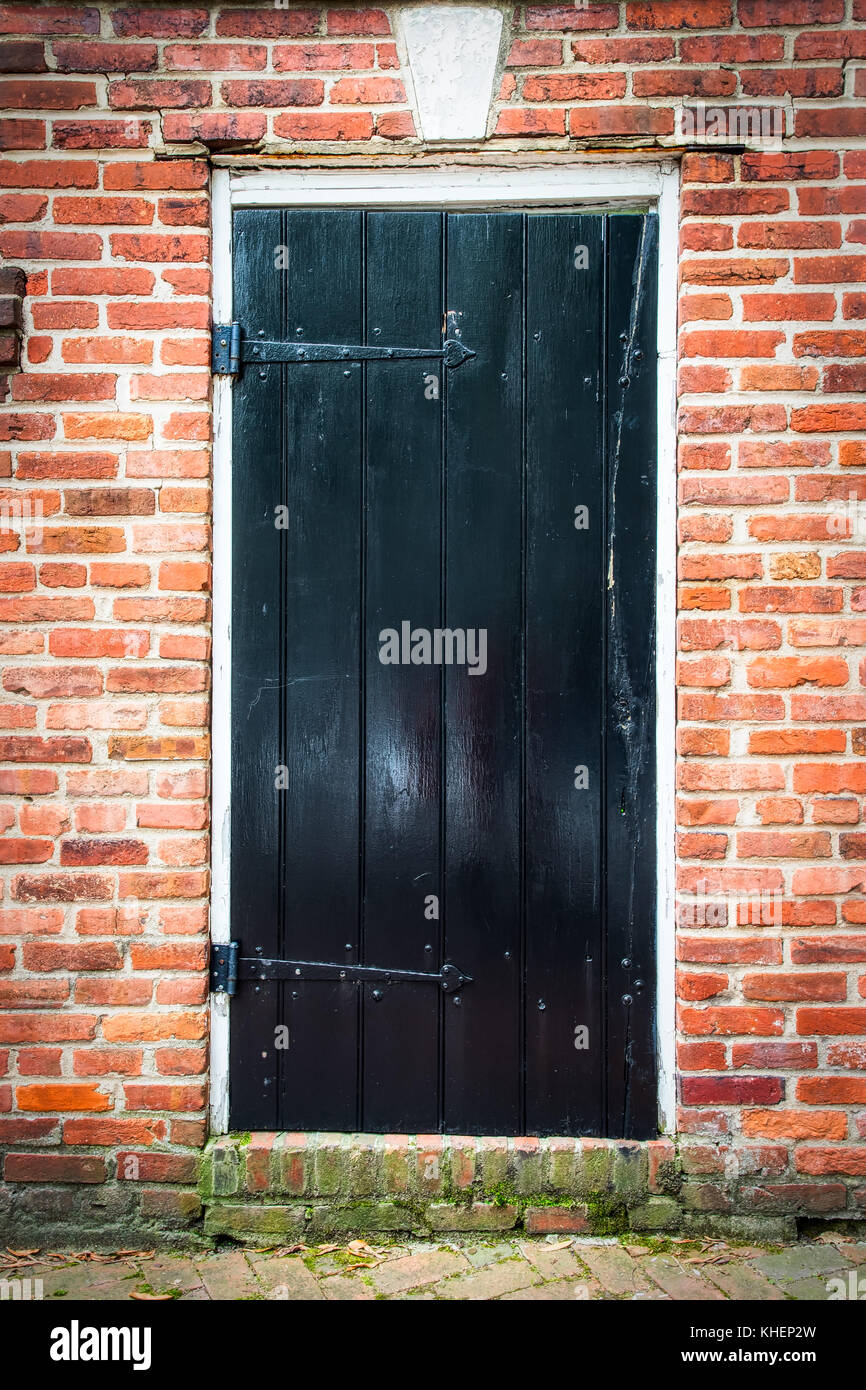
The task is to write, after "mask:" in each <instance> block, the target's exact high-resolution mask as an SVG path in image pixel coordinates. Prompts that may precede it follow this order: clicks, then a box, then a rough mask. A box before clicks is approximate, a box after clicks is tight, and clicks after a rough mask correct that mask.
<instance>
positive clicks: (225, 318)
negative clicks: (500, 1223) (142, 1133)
mask: <svg viewBox="0 0 866 1390" xmlns="http://www.w3.org/2000/svg"><path fill="white" fill-rule="evenodd" d="M230 183H231V175H230V174H229V171H228V170H227V169H217V170H215V171H214V176H213V248H214V249H213V257H214V263H213V316H214V322H215V323H220V322H222V323H228V322H230V321H231V316H232V214H231V191H230ZM213 421H214V445H213V551H214V564H213V691H212V700H213V704H212V712H211V939H212V940H213V941H214V942H215V943H219V942H225V941H230V940H231V914H230V905H231V897H230V888H231V853H230V849H231V841H230V833H231V821H230V811H231V736H232V725H231V704H232V666H231V645H232V633H231V616H232V384H231V381H230V379H229V378H227V377H217V378H216V379H215V381H214V401H213ZM210 1000H211V1005H210V1113H211V1128H212V1129H213V1130H214V1132H215V1133H217V1134H225V1133H227V1131H228V1127H229V1001H228V998H227V996H226V995H225V994H211V996H210Z"/></svg>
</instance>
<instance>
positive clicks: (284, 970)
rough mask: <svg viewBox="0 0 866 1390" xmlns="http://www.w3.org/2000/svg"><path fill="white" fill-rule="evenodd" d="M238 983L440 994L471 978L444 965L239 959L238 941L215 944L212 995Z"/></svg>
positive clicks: (232, 988)
mask: <svg viewBox="0 0 866 1390" xmlns="http://www.w3.org/2000/svg"><path fill="white" fill-rule="evenodd" d="M238 980H256V981H258V982H259V983H260V984H265V983H267V982H269V981H271V980H298V981H301V982H303V981H308V980H334V981H336V982H337V983H338V984H340V983H344V982H345V983H347V984H367V983H374V984H384V985H399V984H437V985H439V986H440V988H441V990H442V992H443V994H453V993H454V991H455V990H458V989H461V988H462V987H463V986H464V985H468V984H471V983H472V976H471V975H467V974H465V973H464V971H462V970H459V969H458V968H457V966H456V965H451V964H449V963H446V964H445V965H443V966H442V969H441V970H437V971H426V970H391V969H389V968H388V967H386V966H382V965H345V964H340V962H338V961H323V960H271V959H268V958H266V957H264V956H242V955H241V954H240V945H239V943H238V942H237V941H230V942H227V943H225V942H224V943H222V944H220V945H215V946H214V947H213V952H212V958H211V983H212V988H213V990H214V992H215V993H223V994H229V995H233V994H236V993H237V983H238Z"/></svg>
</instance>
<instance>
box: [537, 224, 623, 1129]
mask: <svg viewBox="0 0 866 1390" xmlns="http://www.w3.org/2000/svg"><path fill="white" fill-rule="evenodd" d="M603 233H604V221H603V219H601V218H600V217H597V216H574V215H567V214H561V215H551V216H534V217H530V218H529V227H528V257H527V344H528V361H527V377H526V396H527V409H526V432H527V463H526V467H527V550H526V623H527V630H526V790H525V798H526V801H525V817H526V1126H527V1131H528V1132H529V1133H531V1134H551V1133H562V1134H599V1133H600V1132H601V1129H602V1099H603V1097H602V1082H603V1071H604V1052H603V1020H602V1015H601V980H602V958H601V957H602V920H601V905H602V892H601V871H602V860H601V855H602V824H601V806H602V796H603V769H602V739H601V708H602V698H603V688H602V654H603V641H604V639H603V590H604V584H605V574H604V558H603V555H604V552H603V502H602V499H603V476H602V473H603V441H602V423H601V422H602V410H601V400H602V390H603V380H602V371H601V363H602V360H603V359H602V341H601V336H602V331H603V312H602V308H603V285H604V274H603V267H604V244H603ZM582 247H585V248H586V260H587V262H588V263H587V265H586V266H584V265H583V264H582V262H583V259H584V257H583V254H582V252H581V250H580V248H582ZM579 506H583V507H587V508H588V525H587V527H586V528H585V529H578V528H577V527H576V526H575V520H576V519H581V518H578V517H576V514H575V508H576V507H579ZM577 767H581V768H585V769H586V774H587V780H588V785H587V786H586V787H585V788H581V789H578V788H577V787H576V786H575V781H576V778H579V777H580V776H581V774H576V772H575V769H576V768H577ZM577 1028H586V1029H587V1030H588V1046H587V1047H586V1048H583V1047H580V1048H579V1047H576V1046H575V1043H576V1042H581V1041H583V1036H582V1035H580V1034H577V1035H576V1033H575V1030H576V1029H577Z"/></svg>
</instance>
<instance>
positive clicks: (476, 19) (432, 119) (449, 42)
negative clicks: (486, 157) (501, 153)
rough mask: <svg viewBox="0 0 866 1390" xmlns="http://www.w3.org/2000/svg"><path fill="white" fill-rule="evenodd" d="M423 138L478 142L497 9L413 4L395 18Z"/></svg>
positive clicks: (497, 32)
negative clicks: (408, 70) (404, 50)
mask: <svg viewBox="0 0 866 1390" xmlns="http://www.w3.org/2000/svg"><path fill="white" fill-rule="evenodd" d="M400 19H401V24H402V29H403V39H404V42H405V44H406V52H407V55H408V58H409V68H410V70H411V73H412V84H413V86H414V88H415V101H416V103H417V108H418V120H419V123H420V126H421V136H422V138H423V139H424V140H480V139H482V138H483V137H484V136H485V135H486V133H487V113H488V111H489V110H490V99H491V97H492V95H493V79H494V77H495V76H496V63H497V59H498V57H499V40H500V37H501V35H502V11H501V10H498V9H493V8H489V7H487V6H483V7H482V6H480V5H418V6H413V7H412V8H411V9H410V8H407V9H404V10H402V11H401V14H400Z"/></svg>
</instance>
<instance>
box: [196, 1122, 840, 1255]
mask: <svg viewBox="0 0 866 1390" xmlns="http://www.w3.org/2000/svg"><path fill="white" fill-rule="evenodd" d="M707 1188H708V1184H706V1183H704V1182H703V1181H698V1182H691V1183H690V1182H689V1181H688V1180H687V1179H686V1178H685V1177H684V1175H683V1173H682V1170H681V1167H680V1163H679V1160H678V1156H677V1150H676V1145H675V1143H674V1141H673V1140H672V1139H669V1138H666V1137H662V1138H658V1139H652V1140H646V1141H635V1140H614V1139H598V1138H569V1137H560V1136H554V1137H550V1138H534V1137H518V1138H501V1137H496V1136H465V1135H423V1134H418V1135H407V1134H336V1133H322V1132H319V1133H254V1134H233V1135H222V1136H218V1137H215V1138H213V1139H211V1140H210V1142H209V1144H208V1146H207V1149H206V1151H205V1154H204V1158H203V1166H202V1181H201V1186H200V1192H201V1197H202V1201H203V1204H204V1210H205V1218H204V1230H205V1234H206V1235H209V1236H212V1237H220V1236H225V1237H229V1238H232V1239H234V1240H239V1241H259V1242H261V1240H262V1238H263V1237H265V1238H269V1239H270V1238H276V1239H279V1240H301V1239H305V1240H309V1239H311V1238H316V1239H321V1238H327V1237H329V1236H335V1235H345V1234H348V1233H352V1234H358V1235H363V1234H365V1233H368V1232H375V1231H383V1232H391V1233H396V1232H406V1233H409V1234H412V1235H416V1236H429V1235H432V1234H435V1233H437V1232H446V1231H452V1232H460V1231H463V1232H472V1231H478V1232H484V1231H487V1232H497V1231H498V1232H504V1231H515V1230H522V1231H525V1232H526V1233H527V1234H534V1235H543V1234H550V1233H563V1234H568V1235H596V1236H610V1235H617V1234H620V1233H622V1232H624V1231H627V1230H633V1231H646V1232H654V1231H657V1232H660V1233H662V1232H672V1231H683V1230H694V1231H705V1232H706V1231H708V1232H710V1233H715V1232H718V1233H720V1234H721V1233H724V1234H726V1235H728V1236H735V1237H740V1238H743V1239H756V1238H760V1239H762V1240H790V1239H792V1238H793V1237H794V1236H795V1235H796V1219H795V1217H796V1215H797V1214H803V1212H804V1211H808V1210H809V1206H808V1200H805V1201H804V1202H798V1200H797V1195H796V1194H797V1193H798V1192H799V1191H800V1188H799V1187H798V1185H797V1184H788V1185H787V1186H786V1191H785V1192H784V1193H783V1194H781V1195H780V1196H779V1198H778V1200H776V1199H774V1197H773V1194H772V1193H769V1192H766V1184H765V1185H764V1186H763V1188H762V1191H764V1192H766V1201H767V1203H768V1204H769V1210H765V1211H760V1210H756V1209H755V1205H754V1201H753V1199H752V1198H749V1196H748V1194H746V1197H745V1199H744V1200H743V1201H741V1200H739V1199H738V1198H737V1196H736V1195H735V1194H734V1193H731V1194H730V1195H728V1194H726V1193H725V1192H724V1191H723V1190H722V1189H720V1188H718V1189H717V1188H714V1191H713V1194H711V1200H709V1202H708V1203H707ZM835 1188H838V1189H839V1190H838V1191H836V1190H834V1191H832V1192H828V1197H829V1203H830V1204H832V1205H834V1206H839V1205H841V1208H842V1209H843V1211H844V1208H845V1204H846V1197H847V1193H846V1190H845V1188H844V1185H841V1184H836V1185H835ZM825 1189H826V1185H824V1186H822V1187H821V1188H820V1190H821V1191H824V1190H825ZM716 1193H718V1195H716ZM810 1193H814V1185H811V1186H807V1185H803V1186H802V1195H803V1198H804V1199H807V1198H808V1196H809V1194H810ZM702 1194H703V1195H702ZM811 1200H813V1201H814V1200H816V1199H815V1198H814V1196H813V1197H812V1198H811ZM705 1203H707V1204H708V1205H709V1208H710V1209H709V1210H704V1209H702V1206H703V1204H705ZM827 1206H828V1202H827V1200H826V1199H825V1200H824V1202H823V1207H824V1210H826V1209H827Z"/></svg>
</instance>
